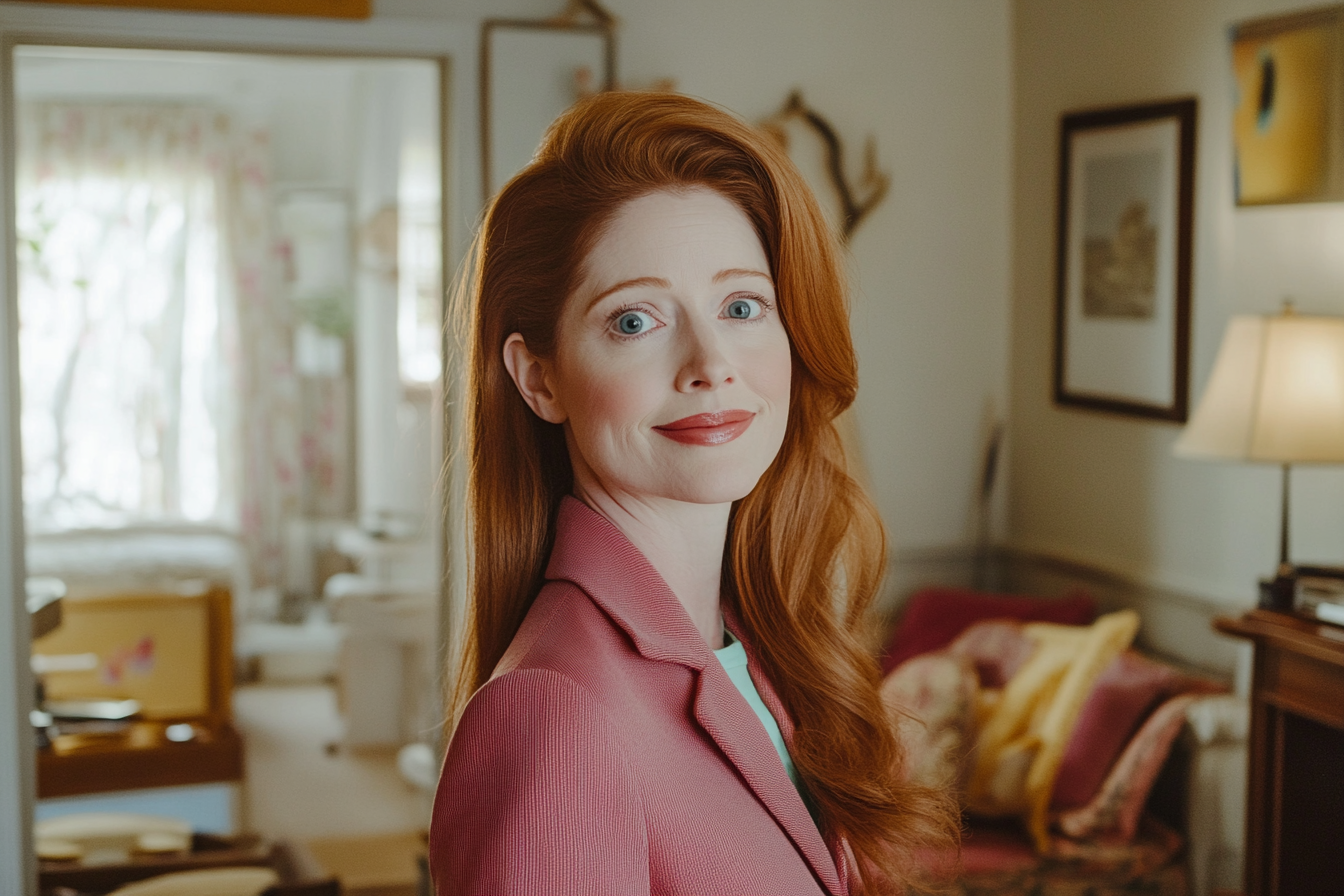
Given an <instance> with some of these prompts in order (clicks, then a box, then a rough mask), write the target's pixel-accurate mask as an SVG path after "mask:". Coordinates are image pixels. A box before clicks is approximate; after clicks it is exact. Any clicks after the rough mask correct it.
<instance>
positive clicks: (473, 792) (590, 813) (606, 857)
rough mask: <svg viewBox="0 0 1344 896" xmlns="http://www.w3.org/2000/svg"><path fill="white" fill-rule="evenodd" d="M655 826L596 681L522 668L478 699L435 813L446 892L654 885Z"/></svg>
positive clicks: (438, 863) (461, 731)
mask: <svg viewBox="0 0 1344 896" xmlns="http://www.w3.org/2000/svg"><path fill="white" fill-rule="evenodd" d="M646 832H647V824H646V819H645V814H644V807H643V803H642V799H641V796H640V791H639V787H638V785H637V783H636V781H635V776H634V775H633V774H632V769H631V766H630V763H629V761H628V758H627V751H626V750H625V749H624V744H623V742H622V739H621V737H620V732H619V731H618V729H617V727H616V726H615V725H613V724H612V723H611V721H610V719H609V718H608V715H607V713H606V711H605V710H604V708H603V707H602V705H601V704H600V702H599V701H597V700H595V699H594V697H593V695H591V694H590V693H588V691H587V690H586V689H585V688H583V687H580V686H579V685H578V684H576V683H575V682H574V681H572V680H571V679H569V678H567V677H566V676H564V675H562V674H561V673H559V672H557V671H555V670H553V669H546V668H535V667H531V668H517V669H513V670H510V671H507V672H505V673H503V674H500V675H497V676H496V677H495V678H493V679H491V680H490V681H489V682H487V683H486V684H485V685H484V686H483V687H482V688H481V689H480V690H479V691H477V692H476V694H475V695H474V696H473V697H472V698H471V701H470V702H469V704H468V705H467V708H466V710H465V711H464V713H463V715H462V719H461V720H460V722H459V723H458V726H457V730H456V731H455V732H454V734H453V737H452V740H451V742H450V743H449V746H448V753H447V756H446V757H445V759H444V765H443V770H442V773H441V774H440V778H439V787H438V792H437V794H436V796H435V802H434V814H433V818H432V821H431V824H430V863H431V871H432V873H433V876H434V879H435V882H436V885H437V886H438V891H439V892H441V893H445V894H447V893H459V892H482V893H485V892H493V893H526V892H536V893H542V892H545V893H567V892H573V891H574V890H575V888H576V887H577V888H578V889H592V887H593V884H594V883H596V882H599V881H604V882H611V883H613V884H614V890H613V892H614V891H622V892H625V891H628V892H648V881H647V875H648V841H647V834H646ZM543 844H544V846H545V848H544V849H543V848H541V847H542V845H543Z"/></svg>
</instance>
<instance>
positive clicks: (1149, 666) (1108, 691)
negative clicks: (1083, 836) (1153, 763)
mask: <svg viewBox="0 0 1344 896" xmlns="http://www.w3.org/2000/svg"><path fill="white" fill-rule="evenodd" d="M1222 689H1223V688H1222V686H1221V685H1219V684H1217V683H1215V682H1212V681H1206V680H1204V679H1201V678H1195V677H1194V676H1190V675H1186V674H1185V673H1183V672H1181V671H1179V670H1177V669H1174V668H1172V667H1171V666H1168V665H1166V664H1165V663H1160V662H1157V661H1156V660H1150V659H1148V658H1147V657H1144V656H1140V655H1139V654H1138V653H1135V652H1134V651H1132V650H1128V651H1125V652H1124V653H1122V654H1121V655H1120V656H1118V657H1116V658H1115V659H1114V660H1112V661H1111V664H1110V665H1109V666H1107V667H1106V669H1105V671H1103V672H1102V673H1101V675H1100V676H1099V677H1098V678H1097V681H1096V684H1095V685H1094V686H1093V688H1092V693H1091V694H1090V695H1089V696H1088V698H1087V702H1085V703H1084V704H1083V709H1082V711H1081V712H1080V713H1079V715H1078V721H1077V722H1075V723H1074V726H1073V734H1072V735H1071V736H1070V737H1069V743H1068V746H1067V747H1065V749H1064V758H1063V759H1062V760H1061V761H1060V765H1059V775H1058V776H1057V777H1056V778H1055V789H1054V793H1053V796H1052V798H1051V800H1050V805H1051V807H1052V808H1054V809H1075V808H1078V807H1080V806H1085V805H1087V803H1088V802H1090V801H1091V800H1092V798H1093V797H1095V796H1096V795H1097V791H1098V790H1100V789H1101V785H1102V782H1103V781H1105V780H1106V775H1107V774H1108V773H1109V772H1110V771H1111V767H1112V766H1113V765H1114V764H1115V761H1116V758H1117V757H1119V756H1120V753H1121V751H1122V750H1124V748H1125V745H1126V744H1128V743H1129V741H1130V738H1131V737H1132V736H1133V735H1134V733H1135V732H1136V731H1138V730H1139V726H1140V725H1142V724H1143V722H1144V720H1145V719H1147V718H1148V716H1149V714H1150V713H1151V712H1152V711H1153V710H1154V709H1155V708H1156V707H1157V706H1158V705H1160V704H1161V703H1163V702H1164V701H1166V700H1167V699H1169V698H1171V697H1174V696H1176V695H1177V694H1184V693H1212V692H1215V691H1219V690H1222ZM1164 757H1165V754H1164Z"/></svg>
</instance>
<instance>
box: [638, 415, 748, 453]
mask: <svg viewBox="0 0 1344 896" xmlns="http://www.w3.org/2000/svg"><path fill="white" fill-rule="evenodd" d="M754 419H756V415H755V414H753V413H752V412H751V411H741V410H732V411H711V412H710V413H707V414H693V415H692V416H690V417H682V418H681V419H680V420H673V421H672V422H671V423H664V424H663V425H662V426H655V427H654V429H656V430H657V431H658V432H659V433H660V434H662V435H665V436H667V437H668V438H669V439H671V440H672V441H674V442H680V443H681V444H683V445H722V444H724V443H726V442H731V441H732V440H733V439H735V438H737V437H738V436H740V435H742V433H744V432H746V431H747V427H749V426H751V421H752V420H754Z"/></svg>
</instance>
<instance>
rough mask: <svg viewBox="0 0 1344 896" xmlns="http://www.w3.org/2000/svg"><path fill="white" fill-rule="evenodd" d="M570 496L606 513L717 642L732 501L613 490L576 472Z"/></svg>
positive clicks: (714, 643) (719, 641)
mask: <svg viewBox="0 0 1344 896" xmlns="http://www.w3.org/2000/svg"><path fill="white" fill-rule="evenodd" d="M574 496H575V497H577V498H578V499H579V500H580V501H582V502H583V503H585V504H587V505H588V506H589V507H591V508H592V509H593V510H595V511H597V512H598V513H600V514H601V515H602V516H604V517H606V519H607V520H608V521H609V522H610V523H611V524H612V525H613V526H615V527H616V528H617V529H619V530H620V531H621V534H622V535H624V536H625V537H626V538H628V539H630V543H631V544H633V545H634V546H635V547H636V548H638V549H639V552H640V553H642V554H643V555H644V556H645V558H646V559H647V560H648V561H649V563H650V564H652V566H653V568H654V569H655V570H657V571H658V575H660V576H662V578H663V581H664V582H666V583H667V585H668V587H669V588H671V589H672V593H673V594H675V595H676V596H677V600H678V601H679V602H680V603H681V605H682V607H684V608H685V610H686V613H687V615H689V616H690V617H691V622H692V623H693V624H694V625H695V628H696V630H697V631H699V632H700V636H701V637H702V638H704V639H705V643H706V644H707V645H709V647H710V649H711V650H717V649H719V648H720V647H722V646H723V616H722V613H721V611H720V609H719V583H720V580H721V578H722V575H723V548H724V543H725V542H726V541H727V539H728V514H729V511H730V510H731V509H732V505H731V504H690V503H687V502H685V501H672V500H664V499H648V498H639V499H635V498H630V497H629V496H616V495H612V494H610V493H608V492H606V491H604V490H602V489H601V488H598V487H594V486H593V485H592V484H591V483H585V482H582V481H581V480H580V479H579V477H575V483H574Z"/></svg>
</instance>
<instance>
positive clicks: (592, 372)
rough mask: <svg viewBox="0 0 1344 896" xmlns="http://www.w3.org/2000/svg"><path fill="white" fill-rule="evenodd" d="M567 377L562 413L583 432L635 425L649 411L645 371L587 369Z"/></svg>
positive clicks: (647, 374) (647, 379) (618, 428)
mask: <svg viewBox="0 0 1344 896" xmlns="http://www.w3.org/2000/svg"><path fill="white" fill-rule="evenodd" d="M574 373H575V374H576V375H574V376H571V377H569V378H568V379H569V383H568V384H567V385H568V386H569V388H568V389H566V392H567V393H569V394H567V395H566V396H565V404H566V410H567V411H568V413H569V416H570V419H571V422H572V424H573V426H575V427H576V428H577V429H581V430H583V431H585V432H592V433H596V432H599V431H612V430H622V429H629V428H632V427H635V426H637V425H638V424H639V423H640V422H641V421H642V420H643V419H644V418H645V416H647V414H648V413H649V412H650V410H651V406H650V399H649V382H648V381H649V379H650V377H649V372H648V370H647V368H645V369H644V370H642V371H641V370H640V369H639V368H634V369H619V370H616V369H613V370H607V369H602V368H588V369H585V370H583V371H575V372H574Z"/></svg>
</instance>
